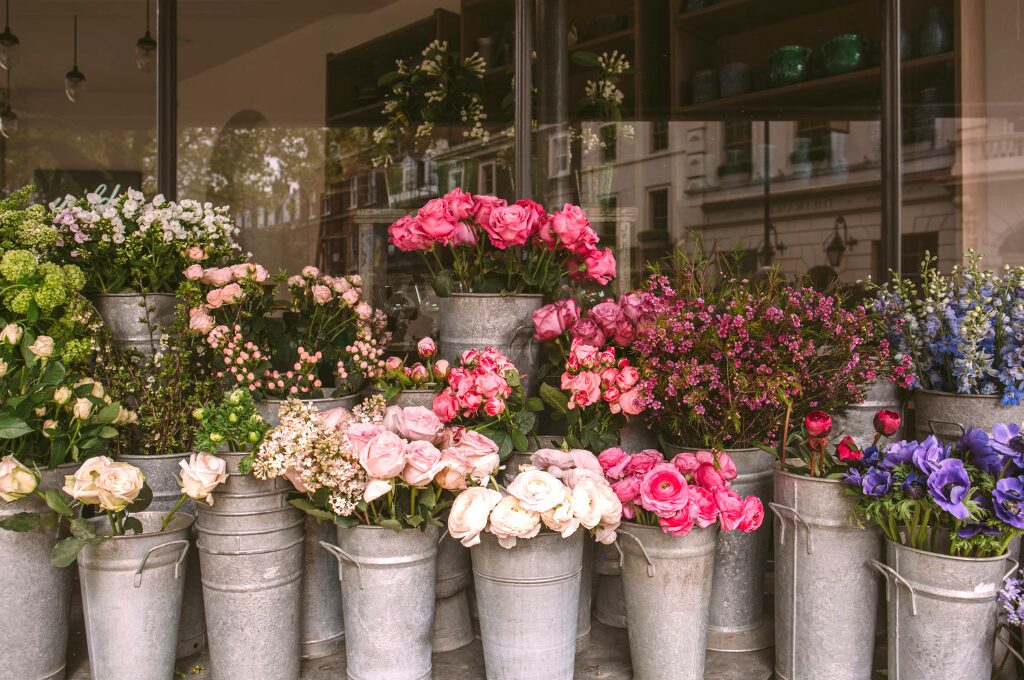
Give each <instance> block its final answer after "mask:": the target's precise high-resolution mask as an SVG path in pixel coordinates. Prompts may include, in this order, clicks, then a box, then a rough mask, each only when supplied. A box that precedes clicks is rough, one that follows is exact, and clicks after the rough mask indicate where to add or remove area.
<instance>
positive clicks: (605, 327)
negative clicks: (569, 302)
mask: <svg viewBox="0 0 1024 680" xmlns="http://www.w3.org/2000/svg"><path fill="white" fill-rule="evenodd" d="M587 316H589V317H590V318H591V319H593V320H594V321H596V322H597V325H598V326H600V327H601V330H602V331H603V332H604V334H605V335H615V331H616V329H617V328H618V325H619V322H620V321H622V310H621V309H619V305H618V304H617V303H616V302H614V301H612V300H605V301H604V302H601V303H599V304H596V305H594V307H593V308H592V309H591V310H590V311H589V312H588V313H587Z"/></svg>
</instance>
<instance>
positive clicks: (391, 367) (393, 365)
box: [384, 357, 402, 373]
mask: <svg viewBox="0 0 1024 680" xmlns="http://www.w3.org/2000/svg"><path fill="white" fill-rule="evenodd" d="M384 368H385V369H387V370H388V371H389V372H392V373H393V372H394V371H397V370H400V369H401V368H402V360H401V359H400V358H399V357H388V358H387V359H385V360H384Z"/></svg>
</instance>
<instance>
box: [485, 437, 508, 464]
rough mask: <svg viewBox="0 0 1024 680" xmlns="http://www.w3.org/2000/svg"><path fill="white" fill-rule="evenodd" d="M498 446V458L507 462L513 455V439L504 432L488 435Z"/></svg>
mask: <svg viewBox="0 0 1024 680" xmlns="http://www.w3.org/2000/svg"><path fill="white" fill-rule="evenodd" d="M488 436H489V437H490V438H491V439H492V440H493V441H494V443H495V444H497V445H498V458H500V459H501V460H505V459H506V458H508V457H509V455H510V454H511V453H512V437H511V436H509V434H508V432H505V431H504V430H501V431H498V432H495V433H494V434H493V435H488Z"/></svg>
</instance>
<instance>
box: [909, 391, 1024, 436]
mask: <svg viewBox="0 0 1024 680" xmlns="http://www.w3.org/2000/svg"><path fill="white" fill-rule="evenodd" d="M1021 422H1024V405H1021V406H1001V405H1000V403H999V397H994V396H989V395H984V394H951V393H949V392H933V391H932V390H914V423H915V434H916V435H917V439H918V440H921V439H924V438H925V437H927V436H928V435H931V434H934V435H935V436H936V437H938V438H939V439H941V440H942V441H943V442H947V443H949V442H955V441H956V440H958V439H960V435H962V434H963V433H964V430H965V429H966V428H968V427H977V428H981V429H982V430H985V431H986V432H991V431H992V426H993V425H995V424H997V423H1021Z"/></svg>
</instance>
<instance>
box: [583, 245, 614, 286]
mask: <svg viewBox="0 0 1024 680" xmlns="http://www.w3.org/2000/svg"><path fill="white" fill-rule="evenodd" d="M583 263H584V264H585V265H586V266H587V272H586V278H588V279H590V280H591V281H596V282H597V283H599V284H601V285H602V286H607V285H608V284H609V283H611V280H612V279H614V278H615V255H613V254H612V249H611V248H604V249H602V250H592V251H590V252H589V253H587V255H586V257H585V258H584V259H583Z"/></svg>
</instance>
